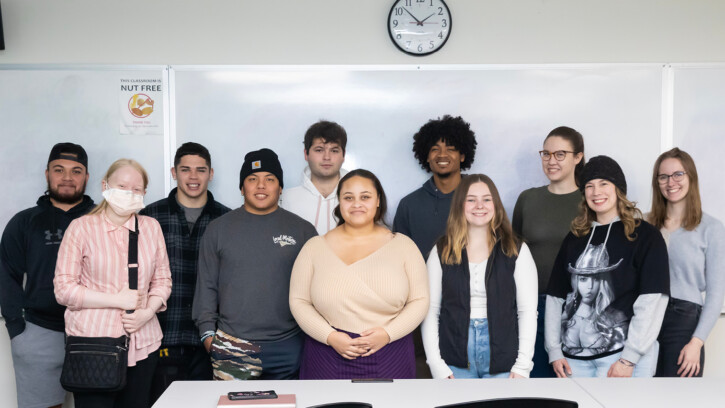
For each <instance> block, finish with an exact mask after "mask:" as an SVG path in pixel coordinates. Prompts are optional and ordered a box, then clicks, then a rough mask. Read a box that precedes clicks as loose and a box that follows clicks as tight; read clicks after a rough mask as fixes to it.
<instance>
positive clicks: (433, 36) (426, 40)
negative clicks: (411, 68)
mask: <svg viewBox="0 0 725 408" xmlns="http://www.w3.org/2000/svg"><path fill="white" fill-rule="evenodd" d="M451 27H452V21H451V12H450V11H449V10H448V6H447V5H446V2H444V1H443V0H397V1H396V2H395V3H393V7H392V8H391V9H390V14H388V33H389V34H390V39H391V40H393V44H395V46H396V47H398V49H400V50H401V51H403V52H404V53H407V54H410V55H415V56H423V55H428V54H432V53H434V52H436V51H438V50H439V49H441V47H443V45H444V44H445V43H446V41H448V37H449V36H450V35H451Z"/></svg>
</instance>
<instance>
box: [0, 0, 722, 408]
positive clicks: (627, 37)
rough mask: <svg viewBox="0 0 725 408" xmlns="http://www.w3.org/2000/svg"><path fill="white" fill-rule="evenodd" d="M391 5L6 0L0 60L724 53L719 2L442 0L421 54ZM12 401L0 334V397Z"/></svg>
mask: <svg viewBox="0 0 725 408" xmlns="http://www.w3.org/2000/svg"><path fill="white" fill-rule="evenodd" d="M392 3H393V2H392V0H365V1H355V2H353V1H349V0H306V1H292V0H264V1H259V0H256V1H251V0H209V1H206V2H201V1H193V2H191V1H181V0H154V1H141V0H125V1H123V2H115V1H114V2H112V1H98V0H64V1H57V0H1V5H2V12H3V24H4V30H5V45H6V50H5V51H0V64H29V63H63V64H73V63H83V64H86V63H91V64H292V65H296V64H469V63H471V64H499V63H500V64H510V63H591V62H725V48H723V46H722V44H723V43H725V24H722V16H723V15H725V2H722V1H719V0H710V1H706V0H688V1H682V0H638V1H631V0H610V1H600V0H579V1H575V0H571V1H564V0H516V1H511V0H486V1H482V0H448V5H449V8H450V9H451V13H452V16H453V19H454V25H453V30H452V35H451V38H450V40H449V41H448V43H447V44H446V45H445V47H444V48H443V49H442V50H441V51H439V52H437V53H436V54H433V55H431V56H429V57H424V58H416V57H410V56H407V55H404V54H403V53H401V52H399V51H398V50H397V49H396V48H395V47H394V46H393V45H392V43H391V42H390V40H389V38H388V34H387V32H386V24H385V23H386V18H387V14H388V11H389V9H390V6H391V5H392ZM0 97H2V89H0ZM0 137H6V135H3V134H2V128H0ZM30 204H31V203H29V205H30ZM723 344H725V318H723V317H721V318H720V321H719V322H718V324H717V326H716V327H715V329H714V331H713V333H712V334H711V336H710V338H709V339H708V342H707V346H706V347H707V348H708V359H707V369H706V374H707V375H721V376H722V375H725V350H723ZM14 401H15V390H14V380H13V374H12V363H11V361H10V352H9V347H8V341H7V338H6V337H5V336H0V406H3V407H6V406H13V405H14Z"/></svg>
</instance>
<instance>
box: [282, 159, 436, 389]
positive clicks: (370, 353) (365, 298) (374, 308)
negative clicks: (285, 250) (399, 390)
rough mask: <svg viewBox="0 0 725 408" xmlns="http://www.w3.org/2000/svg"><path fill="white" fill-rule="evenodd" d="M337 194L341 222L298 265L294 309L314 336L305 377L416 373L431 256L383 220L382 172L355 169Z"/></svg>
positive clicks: (317, 240)
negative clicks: (417, 338) (415, 347)
mask: <svg viewBox="0 0 725 408" xmlns="http://www.w3.org/2000/svg"><path fill="white" fill-rule="evenodd" d="M337 195H338V198H339V201H340V204H339V205H338V206H337V208H336V209H335V216H336V217H337V219H338V226H337V227H336V228H335V229H333V230H332V231H330V232H328V233H327V234H325V235H324V236H319V237H315V238H312V239H310V240H309V241H308V242H307V243H306V244H305V246H304V247H303V248H302V251H301V252H300V254H299V256H298V257H297V260H296V262H295V265H294V268H293V270H292V280H291V283H290V308H291V310H292V314H293V315H294V317H295V319H296V320H297V323H298V324H299V325H300V327H301V328H302V330H304V331H305V333H307V335H308V336H309V337H308V338H307V340H306V343H305V350H304V353H303V356H302V365H301V367H300V378H301V379H349V378H415V355H414V351H413V339H412V336H411V332H412V331H413V330H414V329H415V328H416V327H417V326H418V325H419V324H420V322H421V321H422V320H423V318H424V317H425V314H426V312H427V310H428V280H427V279H428V277H427V272H426V267H425V262H424V260H423V257H422V256H421V255H420V252H419V251H418V248H417V247H416V246H415V244H414V243H413V241H412V240H410V239H409V238H408V237H406V236H405V235H402V234H393V233H391V232H390V230H388V229H387V228H386V227H385V226H384V225H383V223H382V220H383V217H384V216H385V211H386V206H387V205H386V199H385V193H384V192H383V188H382V185H381V184H380V181H379V180H378V178H377V177H375V175H374V174H372V173H371V172H369V171H367V170H362V169H358V170H354V171H351V172H349V173H348V174H347V175H345V177H343V178H342V179H341V180H340V183H339V184H338V187H337Z"/></svg>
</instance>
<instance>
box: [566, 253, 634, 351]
mask: <svg viewBox="0 0 725 408" xmlns="http://www.w3.org/2000/svg"><path fill="white" fill-rule="evenodd" d="M621 263H622V259H620V260H619V261H617V262H616V263H614V264H611V265H610V264H609V254H608V253H607V249H606V247H605V244H600V245H591V244H588V245H587V247H586V249H585V250H584V252H582V254H581V255H580V256H579V258H578V259H577V261H576V266H572V265H571V264H569V267H568V270H569V272H570V273H571V286H572V289H573V290H572V292H570V293H569V294H568V295H567V297H566V302H565V304H564V311H563V313H562V317H561V320H562V321H561V328H562V336H561V340H562V351H564V353H566V354H569V355H572V356H582V357H586V356H596V355H599V354H603V353H606V352H609V351H615V350H618V349H621V348H622V347H624V340H625V339H626V338H627V329H628V327H629V325H628V319H627V317H626V316H625V314H624V313H622V311H620V310H617V309H615V308H614V307H611V306H610V305H611V303H612V301H613V300H614V291H613V290H612V282H611V271H613V270H614V269H616V268H617V267H618V266H619V265H620V264H621Z"/></svg>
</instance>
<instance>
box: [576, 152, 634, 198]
mask: <svg viewBox="0 0 725 408" xmlns="http://www.w3.org/2000/svg"><path fill="white" fill-rule="evenodd" d="M594 179H604V180H609V181H611V182H612V183H614V185H615V186H616V187H617V188H619V189H620V190H622V193H624V194H625V195H626V194H627V180H626V179H625V178H624V172H623V171H622V168H621V167H619V164H617V162H616V161H614V159H612V158H611V157H609V156H595V157H592V158H591V159H589V161H588V162H587V164H585V165H584V169H583V170H582V174H581V176H579V189H580V190H581V191H582V192H583V191H584V186H585V185H586V184H587V182H589V181H591V180H594Z"/></svg>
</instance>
